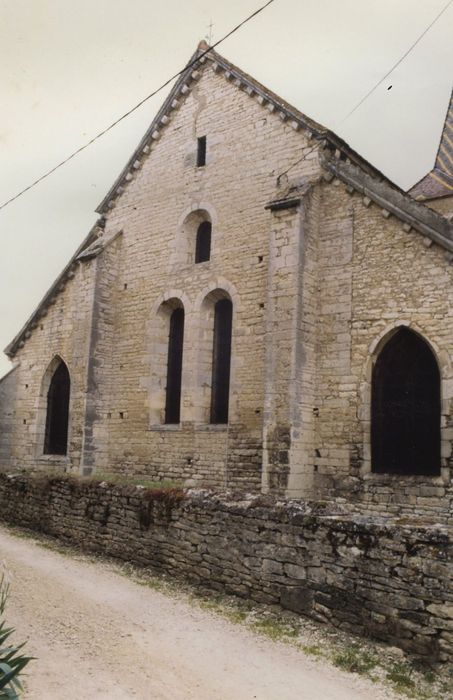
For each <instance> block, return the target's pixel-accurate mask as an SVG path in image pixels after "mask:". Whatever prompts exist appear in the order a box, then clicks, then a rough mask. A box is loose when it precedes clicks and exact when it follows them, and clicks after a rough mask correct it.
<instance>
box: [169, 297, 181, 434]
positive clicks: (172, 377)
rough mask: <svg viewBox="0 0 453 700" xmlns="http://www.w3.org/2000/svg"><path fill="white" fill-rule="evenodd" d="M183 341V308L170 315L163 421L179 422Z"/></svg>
mask: <svg viewBox="0 0 453 700" xmlns="http://www.w3.org/2000/svg"><path fill="white" fill-rule="evenodd" d="M183 343H184V309H182V308H177V309H175V310H174V311H173V312H172V314H171V316H170V324H169V334H168V355H167V385H166V389H165V423H169V424H170V423H179V421H180V415H181V378H182V353H183Z"/></svg>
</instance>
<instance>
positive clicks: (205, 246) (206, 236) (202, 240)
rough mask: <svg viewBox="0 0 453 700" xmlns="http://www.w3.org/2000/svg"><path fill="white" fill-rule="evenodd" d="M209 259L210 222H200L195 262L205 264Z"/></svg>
mask: <svg viewBox="0 0 453 700" xmlns="http://www.w3.org/2000/svg"><path fill="white" fill-rule="evenodd" d="M210 257H211V222H210V221H202V222H201V224H200V225H199V227H198V229H197V239H196V243H195V262H196V263H201V262H206V260H209V259H210Z"/></svg>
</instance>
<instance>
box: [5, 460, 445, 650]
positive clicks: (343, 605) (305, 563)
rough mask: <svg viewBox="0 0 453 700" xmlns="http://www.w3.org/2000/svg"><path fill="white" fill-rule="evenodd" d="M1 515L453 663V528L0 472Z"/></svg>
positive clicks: (335, 508)
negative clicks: (452, 661) (10, 474)
mask: <svg viewBox="0 0 453 700" xmlns="http://www.w3.org/2000/svg"><path fill="white" fill-rule="evenodd" d="M0 516H1V519H2V520H3V521H5V522H8V523H11V524H16V525H21V526H24V527H28V528H31V529H33V530H39V531H42V532H45V533H48V534H50V535H54V536H56V537H58V538H60V539H61V540H64V541H66V542H71V543H74V544H77V545H79V546H81V547H83V548H84V549H86V550H90V551H95V552H102V553H105V554H108V555H112V556H115V557H118V558H120V559H122V560H127V561H132V562H135V563H137V564H140V565H143V566H146V567H151V568H152V569H155V570H156V571H162V572H166V573H169V574H172V575H175V576H179V577H184V578H185V579H188V580H189V581H191V582H192V583H195V584H202V585H205V586H209V587H210V588H213V589H215V590H218V591H226V592H227V593H233V594H236V595H239V596H244V597H248V598H251V599H253V600H256V601H260V602H265V603H279V604H281V605H282V606H283V607H285V608H289V609H291V610H294V611H296V612H299V613H302V614H304V615H308V616H310V617H313V618H315V619H318V620H323V621H329V622H331V623H332V624H334V625H336V626H338V627H340V628H342V629H346V630H349V631H352V632H355V633H358V634H362V635H368V636H372V637H374V638H377V639H381V640H385V641H387V642H389V643H391V644H394V645H398V646H400V647H401V648H403V649H404V650H406V651H407V652H409V653H412V654H417V655H420V656H424V657H428V658H429V659H430V660H433V661H434V660H440V661H449V660H450V661H451V660H453V586H452V578H453V577H452V574H453V563H452V558H453V557H452V554H453V536H452V531H451V530H450V529H448V528H446V527H445V526H436V525H422V524H420V523H418V524H417V522H416V521H410V520H409V519H408V520H407V522H398V521H395V520H391V519H385V518H383V517H380V518H379V517H377V516H376V517H374V518H370V517H365V516H361V515H359V514H357V513H352V512H347V507H346V506H341V505H340V506H339V505H336V504H322V503H318V504H316V503H311V504H310V503H306V502H280V503H278V502H275V501H272V500H271V499H270V498H268V497H263V496H261V497H254V498H250V499H248V500H233V499H232V498H231V497H230V498H228V499H227V498H221V497H219V496H215V495H213V494H209V493H206V492H189V493H187V494H184V493H182V492H180V491H176V490H173V491H165V490H151V489H144V488H142V487H134V486H115V485H112V484H106V483H98V482H94V481H89V480H79V479H76V478H74V477H60V476H55V477H49V476H48V475H44V474H42V475H40V474H39V473H38V474H36V475H23V474H20V475H15V476H7V475H5V474H1V475H0Z"/></svg>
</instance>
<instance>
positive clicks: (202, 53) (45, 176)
mask: <svg viewBox="0 0 453 700" xmlns="http://www.w3.org/2000/svg"><path fill="white" fill-rule="evenodd" d="M452 1H453V0H452ZM273 2H275V0H268V2H266V3H265V4H264V5H262V6H261V7H259V8H258V9H257V10H255V11H254V12H252V14H251V15H249V16H248V17H246V18H245V19H244V20H242V22H240V23H239V24H237V25H236V26H235V27H233V29H231V30H230V31H229V32H228V33H227V34H225V35H224V36H223V37H222V38H221V39H219V40H218V41H216V42H215V43H214V44H213V45H212V46H209V48H208V49H206V50H204V51H202V52H201V53H200V54H199V55H198V56H197V58H196V59H194V60H193V61H191V62H190V63H188V64H187V65H186V66H184V68H182V69H181V70H180V71H178V72H177V73H175V74H174V75H172V76H171V78H168V80H166V81H165V82H164V83H162V85H161V86H160V87H158V88H157V89H156V90H153V92H151V93H150V94H149V95H147V96H146V97H144V98H143V99H142V100H140V102H138V103H137V104H136V105H135V106H134V107H132V108H131V109H129V110H128V111H127V112H125V113H124V114H122V115H121V116H120V117H118V119H115V121H114V122H112V123H111V124H110V125H109V126H107V127H106V128H105V129H103V130H102V131H100V132H99V133H98V134H96V136H93V138H91V139H90V140H89V141H87V143H85V144H84V145H83V146H80V147H79V148H77V149H76V150H75V151H74V152H73V153H71V154H70V155H69V156H67V157H66V158H65V159H64V160H62V161H61V162H60V163H58V164H57V165H55V166H54V167H53V168H51V169H50V170H48V171H47V172H45V173H44V174H43V175H41V176H40V177H38V178H37V179H36V180H35V181H34V182H32V183H31V184H30V185H28V187H24V189H23V190H21V191H20V192H18V193H17V194H16V195H14V196H13V197H11V198H10V199H8V200H7V201H6V202H3V204H1V205H0V210H1V209H4V208H5V207H7V206H8V204H11V202H14V201H15V200H16V199H19V197H21V196H22V195H23V194H25V193H26V192H28V191H29V190H31V189H32V188H33V187H35V186H36V185H37V184H39V183H40V182H42V181H43V180H45V179H46V178H47V177H49V175H52V173H54V172H55V171H56V170H58V169H59V168H61V167H63V165H66V163H68V162H69V161H70V160H72V159H73V158H75V156H77V155H78V154H79V153H81V152H82V151H84V150H85V149H86V148H88V147H89V146H91V144H93V143H94V142H95V141H97V140H98V139H100V138H101V137H102V136H104V135H105V134H106V133H107V132H108V131H110V130H111V129H113V128H114V127H115V126H116V125H117V124H119V123H120V122H122V121H123V120H124V119H126V118H127V117H129V116H130V115H131V114H132V113H133V112H135V111H136V110H137V109H139V108H140V107H141V106H142V105H143V104H145V102H147V101H148V100H150V99H151V98H152V97H154V96H155V95H157V93H159V92H161V90H163V89H164V88H166V87H167V86H168V85H169V84H170V83H171V82H172V81H173V80H175V78H178V77H179V76H180V75H182V74H183V73H185V72H186V71H187V70H189V69H190V68H191V67H192V66H194V65H195V64H197V63H198V62H199V61H200V58H203V56H206V54H208V53H209V52H210V51H212V50H213V49H215V48H216V46H219V44H221V43H222V42H224V41H225V40H226V39H228V38H229V37H230V36H231V35H232V34H234V33H235V32H237V31H238V30H239V29H241V27H243V26H244V24H247V22H250V20H252V19H253V18H254V17H256V16H257V15H259V14H260V13H261V12H263V11H264V10H265V9H266V8H267V7H269V5H271V4H272V3H273Z"/></svg>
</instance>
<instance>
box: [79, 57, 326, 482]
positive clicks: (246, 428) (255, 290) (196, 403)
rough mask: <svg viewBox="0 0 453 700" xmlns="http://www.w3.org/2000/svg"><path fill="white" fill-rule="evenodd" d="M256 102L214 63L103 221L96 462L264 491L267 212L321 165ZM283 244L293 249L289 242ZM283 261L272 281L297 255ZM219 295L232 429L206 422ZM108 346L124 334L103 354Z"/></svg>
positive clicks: (300, 136)
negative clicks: (287, 184) (175, 396)
mask: <svg viewBox="0 0 453 700" xmlns="http://www.w3.org/2000/svg"><path fill="white" fill-rule="evenodd" d="M257 98H258V96H255V98H253V97H251V96H250V95H249V94H247V92H246V91H244V90H239V89H238V88H237V86H236V85H234V84H233V83H232V82H231V81H230V80H228V78H227V77H225V76H224V75H220V74H218V73H216V72H215V70H213V68H212V66H211V65H208V63H207V64H206V65H205V66H204V67H203V68H202V69H200V77H199V78H198V79H197V82H196V83H195V84H194V85H192V86H191V89H190V91H188V92H187V91H186V93H184V94H181V95H180V97H178V101H177V106H176V107H175V109H174V110H173V111H172V113H171V115H170V117H169V119H167V120H166V122H165V125H162V128H161V129H160V132H159V138H158V139H157V140H156V141H155V143H154V145H153V146H152V149H151V152H150V153H148V154H144V155H143V156H142V157H141V159H140V162H139V163H137V167H136V168H133V169H132V170H131V173H130V177H129V182H128V184H127V186H126V188H125V189H124V191H123V192H122V194H121V196H120V197H119V198H118V199H117V200H116V204H115V206H114V207H113V208H112V209H111V210H110V211H109V212H108V213H107V215H106V224H105V233H104V238H105V239H106V240H108V239H109V237H111V236H115V235H117V233H118V231H122V242H121V246H120V247H117V248H116V249H113V248H112V250H111V251H110V252H109V254H108V260H107V259H106V260H105V262H104V263H103V270H104V271H103V272H102V273H101V277H102V280H101V282H100V284H101V286H102V287H103V288H105V289H107V287H108V299H109V301H108V304H109V305H111V306H112V308H113V309H114V311H113V312H111V313H109V314H104V317H103V318H102V317H101V318H100V320H99V324H98V334H97V339H96V340H95V342H94V344H93V346H92V356H91V362H92V364H95V371H94V374H95V376H96V379H95V385H96V386H97V387H98V398H97V399H96V401H95V406H94V408H93V412H92V415H93V422H92V434H93V436H94V438H93V440H92V449H91V451H90V464H92V465H93V466H101V468H104V467H105V468H108V470H109V471H122V472H127V473H137V472H138V473H146V474H148V475H150V476H151V477H152V478H156V479H162V478H166V479H168V478H172V479H178V480H183V481H186V482H188V483H191V484H193V485H194V484H203V485H206V484H208V485H210V486H213V487H216V488H218V487H223V486H225V485H227V484H234V485H236V486H241V487H243V488H244V489H255V490H258V489H259V488H260V485H261V465H262V459H263V457H262V452H263V448H262V440H263V438H262V436H263V403H264V392H265V353H266V346H265V334H266V318H267V316H266V314H267V302H268V284H269V258H270V255H271V251H270V242H269V239H270V225H271V219H272V215H271V213H270V212H268V211H266V210H265V205H266V204H267V203H268V202H269V200H271V199H273V198H274V197H275V196H276V179H277V176H278V174H279V173H281V172H283V171H284V170H286V169H287V168H288V167H289V166H290V165H294V162H295V161H298V160H300V158H301V155H302V154H303V153H306V154H307V159H306V160H305V161H303V162H302V163H300V164H299V165H297V166H295V167H294V168H293V169H292V170H291V177H295V178H297V177H300V176H301V175H303V176H304V178H306V179H310V178H316V177H317V176H318V173H319V165H318V159H317V153H316V152H311V151H313V150H314V149H313V144H312V143H310V142H309V139H308V136H307V134H306V133H305V132H304V131H303V130H300V131H296V130H295V128H294V126H292V125H291V123H290V121H283V120H282V118H281V117H280V116H279V115H278V113H277V111H275V110H273V109H267V108H266V106H265V105H263V104H261V103H260V102H259V101H258V99H257ZM199 136H206V138H207V156H206V165H205V166H204V167H199V168H198V167H197V166H196V151H197V137H199ZM200 212H202V214H200ZM205 215H206V216H209V218H210V220H211V222H212V247H211V258H210V260H208V261H206V262H203V263H199V264H195V263H194V247H195V234H196V226H195V225H194V223H193V221H194V217H195V219H196V220H197V221H198V219H197V217H198V216H205ZM294 234H295V235H296V236H297V235H298V229H297V228H295V229H294ZM287 247H288V250H289V251H290V252H292V250H293V249H294V246H292V244H291V242H288V246H287ZM280 263H281V264H280V268H281V269H279V270H278V271H276V276H275V279H274V280H273V283H274V284H275V285H278V284H279V280H280V279H281V278H283V276H284V275H285V270H284V269H282V268H283V267H284V266H285V265H287V264H289V263H288V258H287V257H285V256H282V257H281V258H280ZM291 264H292V263H291ZM101 292H102V290H101ZM102 293H103V292H102ZM219 294H226V295H228V296H229V297H230V298H231V300H232V302H233V338H232V365H231V383H230V410H229V423H228V425H211V424H210V423H209V399H210V384H211V376H210V366H209V365H210V362H212V342H211V344H210V337H211V335H212V308H211V311H210V307H209V304H208V303H207V302H208V301H209V300H210V299H211V301H212V299H213V298H214V299H215V298H217V297H216V295H219ZM175 300H178V302H177V303H179V304H180V305H182V306H183V307H184V311H185V325H184V349H183V369H182V404H181V422H180V424H178V425H165V424H164V420H163V414H164V403H165V384H166V376H165V370H166V359H167V358H166V354H165V353H166V349H167V343H168V327H165V320H162V315H163V309H165V306H166V305H167V306H168V305H170V306H171V304H172V303H174V302H175ZM104 306H105V304H104ZM107 316H108V317H107ZM210 324H211V325H210ZM106 337H113V338H114V342H113V343H111V344H110V347H109V348H108V351H107V352H106V341H105V338H106ZM283 369H284V371H285V368H283ZM283 379H284V381H283ZM283 379H282V382H283V383H282V390H281V391H280V393H281V394H285V392H286V391H287V378H286V377H284V378H283ZM279 381H280V377H279V376H277V377H275V378H274V382H275V383H277V384H278V382H279Z"/></svg>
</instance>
